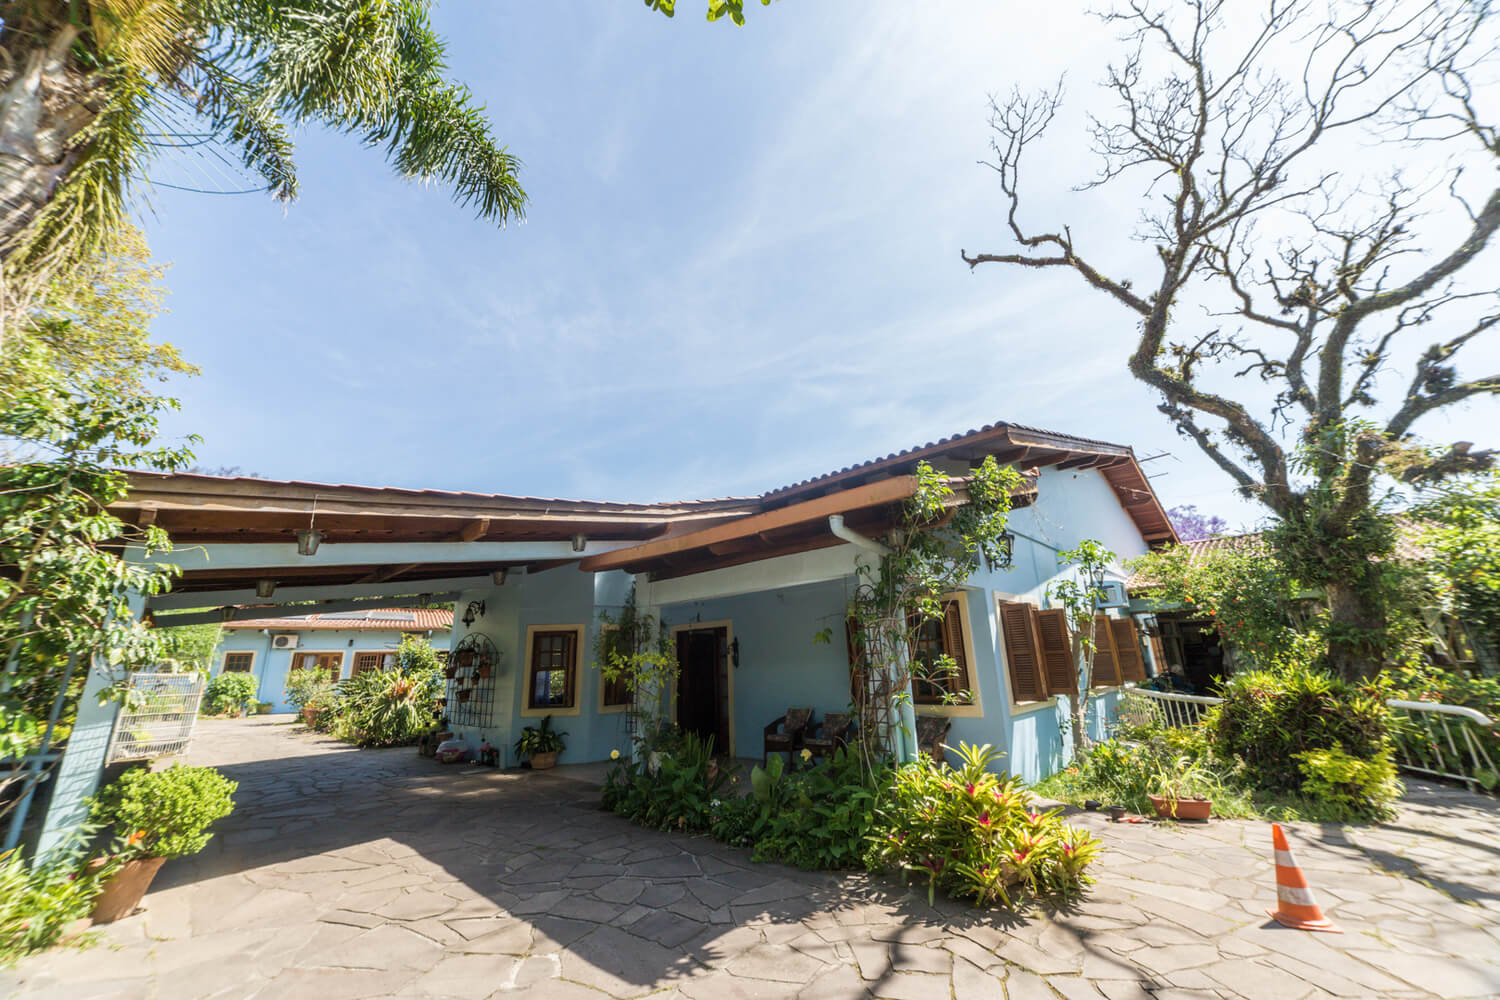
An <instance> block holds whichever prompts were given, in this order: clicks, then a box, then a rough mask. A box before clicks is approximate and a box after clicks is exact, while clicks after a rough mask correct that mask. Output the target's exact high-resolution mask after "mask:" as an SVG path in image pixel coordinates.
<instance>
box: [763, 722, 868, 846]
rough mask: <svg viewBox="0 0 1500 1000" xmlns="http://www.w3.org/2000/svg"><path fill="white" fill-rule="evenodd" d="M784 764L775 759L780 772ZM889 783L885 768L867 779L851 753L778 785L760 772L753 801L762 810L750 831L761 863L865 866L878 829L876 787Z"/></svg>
mask: <svg viewBox="0 0 1500 1000" xmlns="http://www.w3.org/2000/svg"><path fill="white" fill-rule="evenodd" d="M780 764H781V758H780V757H776V758H773V760H772V761H771V767H772V768H775V769H776V770H777V771H779V770H780ZM757 779H759V780H757ZM888 779H889V771H888V769H885V768H881V769H879V770H877V772H876V773H875V774H874V775H873V776H867V775H865V774H864V773H863V770H862V767H861V764H860V761H859V758H858V757H857V756H855V755H854V754H852V753H850V752H848V751H846V750H838V751H836V752H835V753H834V755H833V758H832V759H831V760H828V761H825V762H823V763H820V764H818V765H816V766H814V767H812V768H809V769H806V770H803V771H797V772H793V773H791V774H786V775H783V776H781V777H780V778H779V779H778V780H776V781H775V782H774V784H773V781H772V780H771V773H770V772H767V771H765V770H764V769H762V768H759V767H757V768H755V769H754V771H752V772H751V789H752V795H751V798H750V800H748V801H750V802H753V803H754V804H755V806H756V807H757V808H756V809H755V810H754V811H753V812H751V814H750V819H751V824H750V829H749V830H748V831H747V832H748V834H749V835H750V837H752V838H753V841H754V848H755V850H754V855H753V856H754V858H755V860H757V861H780V862H783V863H785V864H789V865H794V866H796V867H798V868H803V869H808V870H814V869H816V870H822V869H839V868H859V867H862V866H863V865H864V858H865V852H866V848H867V846H868V841H869V838H870V835H871V833H872V831H873V830H874V827H875V808H876V803H877V796H876V792H875V789H878V788H881V787H883V786H884V784H885V783H886V781H887V780H888Z"/></svg>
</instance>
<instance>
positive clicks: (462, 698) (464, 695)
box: [458, 690, 474, 702]
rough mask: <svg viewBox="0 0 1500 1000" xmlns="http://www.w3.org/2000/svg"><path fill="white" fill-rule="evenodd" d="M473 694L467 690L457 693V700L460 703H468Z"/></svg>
mask: <svg viewBox="0 0 1500 1000" xmlns="http://www.w3.org/2000/svg"><path fill="white" fill-rule="evenodd" d="M473 694H474V692H473V691H469V690H463V691H460V692H458V700H459V701H460V702H464V701H468V700H469V698H470V697H471V696H472V695H473Z"/></svg>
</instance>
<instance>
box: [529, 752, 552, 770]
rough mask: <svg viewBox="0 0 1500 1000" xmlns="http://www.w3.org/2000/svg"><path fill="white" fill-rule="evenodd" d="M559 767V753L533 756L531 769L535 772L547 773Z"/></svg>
mask: <svg viewBox="0 0 1500 1000" xmlns="http://www.w3.org/2000/svg"><path fill="white" fill-rule="evenodd" d="M556 766H557V751H556V750H553V751H552V752H550V753H534V754H532V755H531V769H532V770H533V771H546V770H548V769H549V768H554V767H556Z"/></svg>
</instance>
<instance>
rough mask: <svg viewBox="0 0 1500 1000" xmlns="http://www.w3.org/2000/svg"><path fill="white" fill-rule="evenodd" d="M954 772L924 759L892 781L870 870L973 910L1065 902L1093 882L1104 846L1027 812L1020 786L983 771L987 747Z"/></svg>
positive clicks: (1054, 817)
mask: <svg viewBox="0 0 1500 1000" xmlns="http://www.w3.org/2000/svg"><path fill="white" fill-rule="evenodd" d="M958 753H959V756H960V757H961V758H962V759H963V766H962V767H961V768H959V769H958V770H956V771H955V770H953V769H952V768H950V767H949V766H948V765H947V764H936V763H933V762H932V761H930V760H928V759H927V758H926V757H923V758H922V759H921V760H919V761H917V762H916V763H912V764H907V765H905V766H903V767H901V768H898V769H897V770H896V771H895V772H893V776H892V781H891V785H890V791H889V794H888V795H884V796H882V798H881V802H880V805H879V807H878V810H877V831H876V834H875V836H874V837H873V839H872V844H873V848H872V850H871V854H870V862H871V863H872V864H873V865H875V866H878V867H884V868H892V869H897V870H900V871H901V872H902V873H903V874H904V875H905V876H907V877H910V876H916V877H917V878H918V879H921V880H923V881H925V882H926V883H927V895H928V900H929V901H931V900H932V899H933V898H934V896H935V894H936V891H937V890H938V889H939V888H941V889H943V890H945V891H946V892H948V893H950V894H952V895H954V896H958V897H966V898H970V899H972V900H973V901H974V903H975V904H976V905H980V906H985V905H992V904H995V903H1000V904H1003V905H1005V906H1010V905H1013V903H1014V901H1015V900H1014V897H1013V896H1012V892H1013V891H1014V889H1015V888H1016V887H1018V886H1019V887H1023V888H1025V889H1027V890H1029V891H1031V892H1035V893H1042V894H1049V895H1062V896H1066V895H1069V894H1072V893H1073V892H1076V891H1077V890H1079V889H1080V888H1081V887H1082V886H1083V885H1085V884H1086V883H1089V882H1091V881H1092V879H1091V878H1090V877H1089V876H1088V874H1087V868H1088V865H1089V864H1090V863H1091V862H1093V861H1094V859H1095V858H1097V857H1098V855H1099V852H1100V851H1101V850H1102V849H1103V846H1102V845H1101V844H1100V843H1099V841H1098V839H1097V838H1095V837H1094V836H1093V835H1092V834H1090V833H1088V832H1087V831H1085V830H1081V829H1079V828H1077V827H1073V826H1069V825H1068V824H1066V823H1064V822H1062V821H1061V820H1060V819H1059V818H1058V812H1059V810H1051V811H1048V812H1039V811H1036V810H1034V809H1032V808H1031V807H1032V802H1033V800H1032V796H1031V794H1030V793H1029V792H1027V790H1026V787H1025V785H1024V784H1023V783H1022V781H1021V779H1020V778H1018V777H1015V776H1013V775H1005V776H1000V775H996V774H995V773H993V772H992V771H990V770H989V765H990V763H991V762H992V761H993V760H994V759H995V757H996V753H995V751H994V750H993V749H992V748H991V747H989V746H983V747H971V746H968V745H966V744H965V745H960V747H959V749H958Z"/></svg>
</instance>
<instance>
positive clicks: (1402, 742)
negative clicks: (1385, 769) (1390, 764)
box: [1386, 698, 1500, 792]
mask: <svg viewBox="0 0 1500 1000" xmlns="http://www.w3.org/2000/svg"><path fill="white" fill-rule="evenodd" d="M1386 704H1387V705H1389V706H1390V708H1391V710H1392V711H1394V712H1395V713H1396V715H1397V717H1398V718H1400V719H1401V720H1402V721H1403V722H1404V723H1405V724H1406V727H1405V731H1404V732H1403V733H1401V734H1400V735H1398V737H1397V739H1396V763H1397V764H1399V765H1400V766H1401V768H1402V770H1406V771H1411V772H1413V773H1415V774H1428V775H1432V776H1433V777H1435V778H1452V779H1454V780H1455V781H1462V782H1464V783H1465V784H1467V785H1468V786H1469V790H1470V791H1471V792H1472V791H1478V790H1479V789H1480V788H1481V787H1487V788H1494V787H1496V783H1497V779H1500V773H1497V772H1496V771H1495V762H1494V761H1492V760H1491V759H1490V755H1489V751H1487V750H1485V748H1484V743H1483V742H1482V741H1481V740H1480V738H1479V733H1478V731H1477V729H1488V730H1491V731H1493V730H1494V729H1495V723H1494V721H1493V720H1491V719H1490V717H1489V716H1487V715H1485V714H1484V713H1483V712H1479V711H1476V710H1475V709H1472V708H1465V707H1464V706H1463V705H1442V704H1439V703H1437V702H1431V701H1401V700H1399V699H1395V698H1393V699H1391V700H1390V701H1388V702H1386ZM1454 720H1456V721H1454ZM1455 729H1456V730H1457V731H1458V735H1457V738H1455V737H1454V730H1455Z"/></svg>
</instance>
